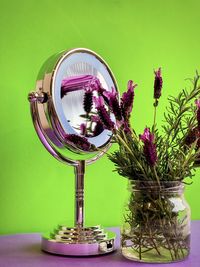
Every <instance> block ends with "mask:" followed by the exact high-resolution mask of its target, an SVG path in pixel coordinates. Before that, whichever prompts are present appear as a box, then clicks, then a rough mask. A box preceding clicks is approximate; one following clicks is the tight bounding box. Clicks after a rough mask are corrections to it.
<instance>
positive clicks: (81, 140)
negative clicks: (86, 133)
mask: <svg viewBox="0 0 200 267" xmlns="http://www.w3.org/2000/svg"><path fill="white" fill-rule="evenodd" d="M65 141H66V142H67V143H69V144H72V145H73V146H76V147H77V148H79V149H81V150H84V151H89V150H91V148H92V145H91V144H90V143H89V142H88V140H87V138H85V137H81V136H79V135H76V134H66V135H65Z"/></svg>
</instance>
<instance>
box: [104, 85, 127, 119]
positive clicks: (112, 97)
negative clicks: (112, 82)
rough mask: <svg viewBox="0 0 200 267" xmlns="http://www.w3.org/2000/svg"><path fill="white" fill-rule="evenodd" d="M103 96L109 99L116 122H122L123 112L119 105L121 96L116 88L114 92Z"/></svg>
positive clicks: (106, 92)
mask: <svg viewBox="0 0 200 267" xmlns="http://www.w3.org/2000/svg"><path fill="white" fill-rule="evenodd" d="M103 95H104V96H105V97H106V98H107V99H108V104H109V107H110V109H111V111H112V112H113V114H114V115H115V118H116V120H118V121H120V120H121V119H122V111H121V108H120V105H119V99H118V98H119V96H118V92H117V91H116V90H115V88H112V92H110V91H104V92H103Z"/></svg>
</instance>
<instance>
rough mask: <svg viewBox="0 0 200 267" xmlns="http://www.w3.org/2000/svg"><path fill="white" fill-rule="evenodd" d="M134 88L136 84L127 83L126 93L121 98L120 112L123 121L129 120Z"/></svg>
mask: <svg viewBox="0 0 200 267" xmlns="http://www.w3.org/2000/svg"><path fill="white" fill-rule="evenodd" d="M136 86H137V84H133V81H131V80H130V81H128V86H127V87H128V88H127V92H124V93H123V95H122V97H121V111H122V116H123V118H124V120H125V121H129V118H130V113H131V111H132V108H133V101H134V96H135V93H134V89H135V87H136Z"/></svg>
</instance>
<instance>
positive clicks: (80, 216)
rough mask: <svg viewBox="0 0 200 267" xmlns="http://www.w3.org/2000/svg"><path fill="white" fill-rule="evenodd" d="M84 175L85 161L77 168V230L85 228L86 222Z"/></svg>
mask: <svg viewBox="0 0 200 267" xmlns="http://www.w3.org/2000/svg"><path fill="white" fill-rule="evenodd" d="M84 173H85V161H84V160H81V161H79V164H78V165H77V166H75V178H76V180H75V186H76V189H75V190H76V193H75V225H76V227H77V228H83V221H84Z"/></svg>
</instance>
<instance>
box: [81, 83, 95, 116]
mask: <svg viewBox="0 0 200 267" xmlns="http://www.w3.org/2000/svg"><path fill="white" fill-rule="evenodd" d="M92 98H93V89H91V88H90V87H89V88H87V89H86V90H85V94H84V98H83V108H84V110H85V112H86V113H87V114H88V113H90V111H91V109H92V105H93V101H92Z"/></svg>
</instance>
